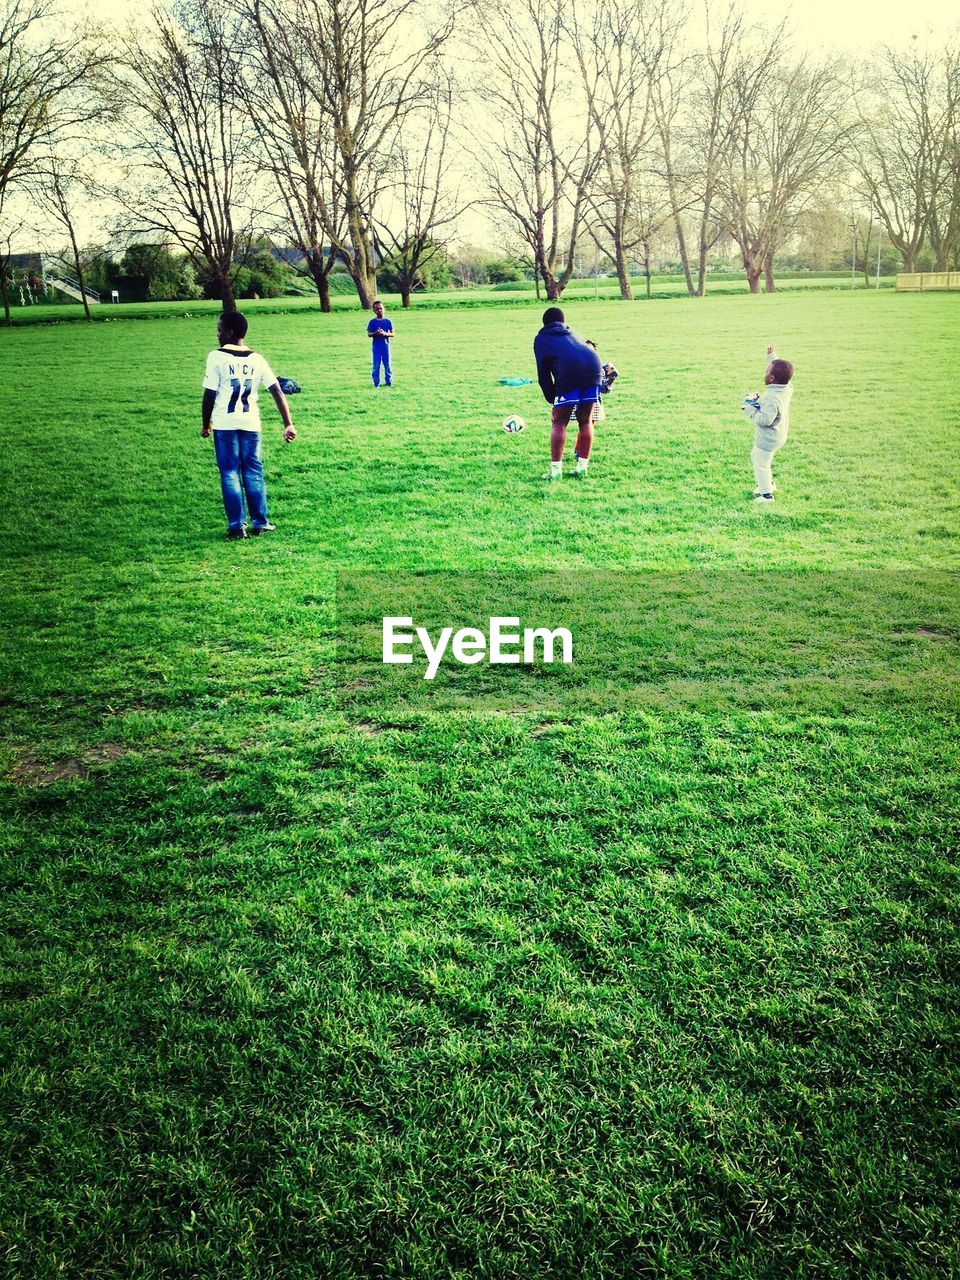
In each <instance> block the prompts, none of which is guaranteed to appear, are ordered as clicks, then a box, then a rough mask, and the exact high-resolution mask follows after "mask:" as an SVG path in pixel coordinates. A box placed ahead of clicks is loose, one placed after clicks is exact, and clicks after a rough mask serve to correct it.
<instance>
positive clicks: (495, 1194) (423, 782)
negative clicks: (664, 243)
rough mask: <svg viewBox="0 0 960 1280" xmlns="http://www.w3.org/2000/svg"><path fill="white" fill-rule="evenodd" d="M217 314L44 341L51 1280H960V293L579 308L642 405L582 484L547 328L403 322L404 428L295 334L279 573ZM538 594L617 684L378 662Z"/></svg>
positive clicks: (39, 559) (16, 1067)
mask: <svg viewBox="0 0 960 1280" xmlns="http://www.w3.org/2000/svg"><path fill="white" fill-rule="evenodd" d="M507 300H508V301H510V299H509V297H508V298H507ZM182 310H183V309H182V308H180V309H179V311H177V310H175V309H173V308H169V309H167V311H166V314H167V315H168V317H169V318H168V319H167V320H164V321H160V320H154V321H149V322H148V321H147V320H146V319H144V320H143V321H141V322H137V323H133V322H131V323H124V322H123V321H115V322H113V323H110V324H98V325H91V326H84V325H61V324H58V325H36V326H30V327H23V328H17V329H14V330H12V331H10V332H3V333H0V348H2V352H3V367H4V370H5V374H6V376H5V378H4V383H3V388H2V390H0V409H2V411H0V423H2V424H3V426H2V428H0V429H2V431H3V447H4V462H5V466H4V472H3V489H4V500H3V502H2V504H0V532H2V536H3V546H4V557H3V564H2V568H0V573H2V577H3V584H2V590H3V615H4V624H5V625H4V627H3V629H2V632H0V692H2V709H3V723H4V737H3V742H2V746H0V752H2V754H0V778H2V780H0V798H2V803H3V808H4V811H5V814H6V822H5V824H4V827H3V834H2V837H0V838H2V841H3V852H4V857H3V862H2V876H3V882H2V883H3V901H4V908H5V910H4V919H5V930H4V935H3V952H2V982H3V990H4V1004H3V1024H2V1032H0V1036H2V1038H0V1043H2V1049H3V1059H4V1062H5V1072H4V1075H3V1079H2V1089H3V1114H4V1116H5V1120H4V1132H3V1137H4V1141H3V1148H2V1150H3V1160H4V1167H3V1172H4V1177H3V1179H2V1181H0V1259H2V1262H0V1271H2V1272H3V1273H4V1274H7V1275H10V1276H11V1277H17V1278H18V1280H19V1278H21V1277H24V1278H25V1277H38V1278H39V1277H49V1276H58V1275H62V1276H66V1277H71V1278H72V1277H101V1276H102V1277H108V1276H109V1277H117V1278H118V1280H119V1278H120V1277H128V1276H144V1277H155V1278H159V1277H165V1278H166V1277H184V1278H185V1280H186V1278H187V1277H207V1276H210V1277H213V1276H218V1277H219V1276H225V1277H257V1278H260V1277H276V1278H277V1280H288V1278H296V1280H301V1278H302V1280H313V1278H315V1277H324V1278H326V1277H329V1278H330V1280H346V1278H348V1277H349V1278H351V1280H352V1278H353V1277H356V1278H358V1280H359V1278H361V1277H390V1278H397V1280H399V1278H400V1277H421V1278H423V1280H427V1278H428V1277H429V1278H430V1280H434V1278H436V1280H467V1278H468V1277H469V1278H471V1280H472V1278H473V1277H491V1278H494V1277H496V1278H497V1280H500V1278H501V1277H502V1278H508V1277H509V1278H515V1280H565V1278H567V1277H584V1278H585V1280H586V1278H589V1280H607V1278H612V1277H623V1278H624V1280H626V1278H627V1277H631V1278H632V1277H640V1276H650V1277H658V1278H659V1277H664V1278H665V1280H715V1278H717V1280H719V1278H724V1280H760V1278H761V1277H763V1278H764V1280H766V1278H767V1277H770V1278H774V1280H776V1278H779V1277H818V1278H819V1277H838V1278H839V1277H847V1276H853V1275H856V1276H864V1277H890V1278H891V1280H893V1278H897V1280H900V1278H910V1280H913V1278H914V1277H917V1278H921V1277H922V1278H924V1280H926V1278H929V1280H941V1278H942V1277H945V1276H950V1275H956V1274H960V1249H958V1245H957V1236H956V1222H957V1220H958V1208H960V1206H958V1198H960V1197H958V1195H957V1187H958V1185H960V1167H958V1159H957V1151H958V1142H957V1138H958V1133H957V1110H956V1091H957V1085H958V1074H960V1072H958V1070H957V1045H958V1022H957V988H956V973H957V965H958V961H960V937H958V911H957V905H958V887H960V886H958V872H957V866H956V847H957V838H958V832H960V800H958V796H960V789H958V786H957V783H958V774H960V740H958V734H957V713H958V709H960V688H958V675H957V673H958V666H957V658H958V656H960V607H958V606H960V577H958V574H957V570H958V567H960V565H958V551H960V518H958V516H960V496H958V494H960V485H958V482H960V450H958V448H957V445H958V436H960V412H958V410H960V403H958V402H960V393H958V390H957V382H956V377H955V372H954V371H955V369H956V367H957V362H958V359H960V324H958V319H960V298H956V297H951V296H897V295H895V294H893V293H892V292H889V291H881V292H880V293H878V294H873V293H866V292H856V293H847V292H841V291H826V290H824V291H820V292H813V291H810V292H795V293H788V292H784V293H778V294H774V295H772V296H770V297H765V296H763V297H757V298H743V297H718V298H713V299H707V300H706V301H704V302H701V303H689V302H685V301H679V300H678V301H677V302H674V303H655V304H653V305H650V306H645V305H639V304H638V305H636V306H625V305H623V304H619V303H617V302H614V301H610V300H601V301H599V302H593V301H592V299H589V298H588V299H583V300H577V299H576V298H573V299H571V301H570V304H569V306H568V318H569V319H570V320H571V322H572V323H573V325H574V327H575V328H577V329H578V330H579V331H580V332H582V333H583V334H584V335H585V336H591V337H594V338H596V340H597V341H598V343H599V345H600V351H601V354H603V355H605V356H607V357H609V358H612V359H613V360H615V362H616V363H617V365H618V366H619V367H620V369H621V372H622V376H621V379H620V381H619V382H618V383H617V385H616V388H615V391H614V393H613V394H612V395H611V397H610V398H609V401H608V419H607V421H606V422H605V423H604V424H603V426H602V427H601V428H600V431H599V432H598V441H597V446H596V450H595V457H594V461H593V463H592V467H591V475H590V479H589V481H588V482H587V483H585V484H583V485H579V484H576V483H574V482H572V481H565V482H564V483H563V484H561V485H558V486H557V485H555V486H551V487H547V486H544V485H542V484H541V483H540V481H539V476H540V474H541V472H542V471H543V470H544V467H545V463H546V459H547V410H546V406H545V404H544V403H543V401H542V398H541V397H540V394H539V391H538V389H537V387H536V385H535V384H534V385H532V386H527V387H524V388H519V389H510V388H505V387H501V386H498V385H497V380H498V379H499V378H500V377H502V376H510V375H526V376H532V374H533V370H532V367H531V343H532V338H533V335H534V333H535V331H536V328H537V327H538V322H539V311H540V308H539V307H537V306H536V305H533V304H531V303H530V302H523V301H520V302H516V301H511V302H510V305H509V306H506V307H504V308H497V307H493V306H486V307H478V308H475V309H474V308H470V309H467V308H461V309H457V308H450V307H444V308H436V309H429V308H419V309H417V308H415V309H414V310H412V311H411V312H409V313H401V312H399V311H397V312H394V313H393V318H394V322H395V324H396V326H397V331H398V333H397V338H396V340H395V350H394V364H395V372H396V386H395V387H394V388H392V389H390V390H389V391H387V390H384V389H381V390H380V391H374V390H373V389H372V388H371V387H370V386H369V376H368V370H367V358H368V350H367V342H366V340H365V338H364V336H363V329H364V321H365V317H364V316H363V315H361V314H360V313H359V312H358V311H356V310H347V309H339V310H337V311H335V312H334V313H333V314H332V315H330V316H321V315H319V314H318V313H316V312H315V311H313V310H311V309H309V308H305V307H304V306H303V305H299V306H298V305H294V306H292V307H290V308H288V309H286V310H284V309H278V308H277V306H276V304H269V305H262V306H261V307H259V308H251V315H252V316H253V326H252V328H251V334H250V337H251V340H252V342H253V343H254V345H256V346H258V347H259V348H260V349H262V350H263V351H264V352H265V353H266V354H267V355H268V357H269V358H270V360H271V363H272V365H273V367H274V368H275V369H276V370H277V372H278V373H281V374H286V375H288V376H292V377H295V378H297V379H298V380H299V381H300V382H301V383H302V385H303V389H304V391H303V395H302V396H299V397H297V398H296V399H295V400H294V401H293V408H294V414H295V421H296V423H297V426H298V428H299V431H300V437H299V439H298V440H297V441H296V442H295V443H294V444H293V445H291V446H288V447H285V446H283V445H282V444H281V443H280V432H279V427H278V421H277V418H276V415H275V414H273V409H272V405H270V404H269V400H268V403H267V406H265V418H266V420H267V423H266V431H265V455H266V472H267V486H268V493H269V498H270V504H271V516H272V518H273V519H274V520H275V521H276V523H277V525H278V526H279V528H278V531H277V533H276V534H274V535H272V536H271V537H269V538H261V539H252V540H250V541H248V542H246V543H227V542H226V541H224V540H223V515H222V507H221V504H220V498H219V488H218V483H217V474H216V468H215V465H214V462H213V456H212V449H211V447H210V444H209V442H205V441H201V440H200V439H199V437H198V427H199V401H200V379H201V376H202V371H203V361H204V357H205V354H206V352H207V350H208V349H209V348H210V347H211V346H213V345H214V339H215V334H214V321H213V317H212V315H211V314H209V313H204V314H202V315H192V316H184V315H183V314H182ZM771 340H772V341H775V342H776V344H777V346H778V349H779V351H780V352H781V354H783V355H785V356H787V357H788V358H790V359H791V360H793V362H794V363H795V365H796V370H797V372H796V395H795V398H794V408H793V428H792V436H791V439H790V441H789V443H788V445H787V447H786V448H785V449H784V450H783V451H782V453H781V454H780V455H778V459H777V466H776V471H777V476H778V481H779V484H780V490H779V492H778V495H777V502H776V504H775V505H774V507H773V509H770V510H767V509H764V510H758V509H756V508H755V507H754V505H753V504H752V503H751V502H750V500H749V495H750V492H751V489H752V484H753V480H752V475H751V472H750V463H749V449H750V443H751V440H750V430H749V429H748V427H747V426H746V424H745V421H744V420H743V418H742V416H741V415H740V413H739V412H738V406H739V404H740V401H741V398H742V395H743V393H744V392H745V391H748V390H753V389H756V387H757V386H758V384H759V383H760V381H761V379H762V372H763V362H764V356H763V353H764V351H765V347H766V343H767V342H768V341H771ZM514 412H516V413H520V414H522V415H523V416H524V417H525V418H526V420H527V422H528V427H527V430H526V431H525V432H524V433H523V434H521V435H519V436H516V437H508V436H506V435H505V434H504V433H503V432H502V431H501V430H500V422H501V420H502V419H503V417H504V416H505V415H506V414H508V413H514ZM426 571H431V572H429V573H428V572H426ZM338 575H339V577H338ZM516 600H520V601H521V605H522V607H524V608H529V609H530V610H532V611H536V610H537V609H548V608H549V607H550V606H551V603H553V604H556V603H557V602H561V603H562V605H563V608H564V609H567V610H569V611H570V613H571V616H574V617H575V618H576V619H577V624H578V626H581V627H582V628H583V630H584V632H585V633H588V632H590V630H591V627H593V628H594V630H595V633H596V636H598V637H601V638H600V639H597V640H596V642H595V644H594V646H593V648H592V649H591V650H590V651H589V661H585V663H584V665H583V666H582V667H581V668H577V667H576V666H575V667H574V668H573V669H572V671H571V672H568V673H565V674H563V675H561V676H558V677H557V678H556V679H553V678H551V674H550V673H546V672H544V671H542V670H541V671H540V672H539V673H537V672H533V673H530V672H528V673H519V672H518V673H516V674H517V677H518V678H517V679H516V680H515V681H511V679H508V678H507V677H506V676H505V677H500V678H499V679H497V680H493V679H492V678H491V677H490V676H489V672H486V673H485V672H483V671H481V669H479V668H475V669H471V670H473V671H476V673H477V674H476V680H475V681H473V682H472V683H471V680H472V677H471V680H468V679H466V678H461V673H460V672H458V671H456V670H454V669H451V668H445V669H444V672H443V678H442V679H440V680H438V681H437V682H436V687H435V688H434V687H433V686H428V685H427V684H426V682H424V681H422V680H419V679H418V678H417V677H416V674H415V673H413V676H414V678H412V679H411V678H410V676H411V673H410V672H409V671H407V670H406V669H403V670H402V671H399V672H398V671H397V669H392V671H391V676H392V678H391V679H390V680H386V679H385V678H384V677H383V675H382V673H379V672H378V671H377V670H376V669H375V667H376V664H375V663H371V661H370V654H369V652H368V651H365V650H363V646H362V645H361V646H360V650H361V651H360V652H356V651H355V648H356V646H355V645H354V641H355V640H356V637H357V636H358V635H360V634H361V633H363V634H365V631H364V629H365V628H366V629H367V630H369V627H370V624H371V621H373V622H375V621H376V620H377V618H378V617H379V616H381V614H382V611H385V610H386V609H387V608H388V607H389V608H396V609H397V610H398V611H402V610H401V605H404V606H405V605H407V604H409V605H410V607H411V608H414V607H415V608H418V609H421V608H422V609H423V610H424V615H423V616H427V615H428V614H429V615H430V616H431V620H434V619H438V620H439V619H441V615H442V613H443V610H444V608H448V609H450V610H458V609H462V610H463V611H464V613H463V615H462V616H464V617H467V616H468V615H471V613H478V614H482V613H483V611H484V609H485V608H486V606H487V604H488V603H489V602H490V601H495V602H496V604H497V606H498V607H508V605H509V603H510V602H512V601H516ZM411 602H412V603H411ZM481 606H482V607H481ZM458 620H459V616H452V617H450V619H449V621H451V622H457V621H458ZM548 620H549V621H550V622H552V623H556V622H557V619H556V618H554V617H551V618H549V619H548ZM587 648H588V649H589V644H588V645H587ZM509 674H510V673H508V675H509Z"/></svg>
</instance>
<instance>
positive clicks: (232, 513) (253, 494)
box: [213, 429, 268, 529]
mask: <svg viewBox="0 0 960 1280" xmlns="http://www.w3.org/2000/svg"><path fill="white" fill-rule="evenodd" d="M213 447H214V450H215V452H216V455H217V466H218V467H219V468H220V488H221V489H222V490H223V508H224V510H225V511H226V513H227V524H228V525H229V526H230V528H231V529H239V528H241V527H242V526H243V524H244V512H243V497H244V494H246V497H247V509H248V510H249V512H250V523H251V524H252V525H253V527H254V528H255V529H262V528H263V526H264V525H265V524H267V523H268V520H267V491H266V489H265V488H264V487H263V458H262V456H261V453H260V432H259V431H234V430H232V429H231V430H230V431H214V433H213Z"/></svg>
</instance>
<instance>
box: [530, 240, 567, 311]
mask: <svg viewBox="0 0 960 1280" xmlns="http://www.w3.org/2000/svg"><path fill="white" fill-rule="evenodd" d="M536 270H537V272H538V274H539V276H540V278H541V279H542V280H543V288H544V291H545V293H546V295H547V301H548V302H559V301H560V297H561V295H562V293H563V286H562V285H561V284H560V282H559V280H558V279H557V277H556V276H555V275H554V274H553V272H552V271H551V270H550V267H549V265H548V263H547V259H546V255H545V254H544V253H543V252H542V250H541V251H539V252H538V253H537V263H536Z"/></svg>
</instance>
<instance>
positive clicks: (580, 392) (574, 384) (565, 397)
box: [533, 307, 603, 480]
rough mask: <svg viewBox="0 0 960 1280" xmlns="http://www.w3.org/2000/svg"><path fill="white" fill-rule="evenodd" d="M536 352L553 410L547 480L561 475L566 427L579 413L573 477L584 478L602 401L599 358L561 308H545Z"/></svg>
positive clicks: (540, 379)
mask: <svg viewBox="0 0 960 1280" xmlns="http://www.w3.org/2000/svg"><path fill="white" fill-rule="evenodd" d="M533 354H534V355H535V356H536V358H537V381H538V382H539V383H540V390H541V391H542V392H543V394H544V397H545V399H546V400H547V403H548V404H550V405H552V406H553V417H552V428H551V432H550V458H551V462H550V470H549V471H548V472H547V474H546V475H545V476H544V479H545V480H559V479H560V478H561V477H562V475H563V446H564V445H565V444H566V441H567V423H568V422H569V421H570V419H571V417H572V416H573V413H574V411H576V415H577V426H578V427H579V433H578V435H577V447H576V458H577V462H576V466H575V467H574V471H573V475H574V479H576V480H583V479H584V477H585V476H586V474H587V467H588V465H589V460H590V446H591V445H592V444H593V407H594V405H595V404H596V403H597V401H598V400H599V399H600V380H601V378H602V376H603V373H602V369H601V365H600V357H599V356H598V355H597V353H596V351H594V350H593V348H592V347H588V346H587V344H586V343H585V342H583V341H582V340H581V339H580V338H578V337H577V335H576V334H575V333H573V332H572V331H571V329H570V326H569V325H568V324H566V322H565V321H564V318H563V312H562V311H561V310H560V308H559V307H547V309H546V311H545V312H544V313H543V328H542V329H541V330H540V332H539V333H538V334H537V336H536V338H535V339H534V342H533Z"/></svg>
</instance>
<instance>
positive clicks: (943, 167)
mask: <svg viewBox="0 0 960 1280" xmlns="http://www.w3.org/2000/svg"><path fill="white" fill-rule="evenodd" d="M938 64H939V77H938V78H939V84H938V86H937V98H938V102H937V109H936V113H935V117H934V128H933V133H932V140H933V155H932V157H931V162H930V176H931V189H930V217H929V221H928V224H927V234H928V237H929V240H930V247H931V249H932V250H933V256H934V267H935V269H936V270H937V271H949V270H950V269H951V268H952V267H955V266H957V265H958V264H960V41H958V40H957V39H954V40H953V41H951V42H948V43H947V44H946V45H945V46H944V48H943V49H942V50H941V52H940V56H939V58H938Z"/></svg>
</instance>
